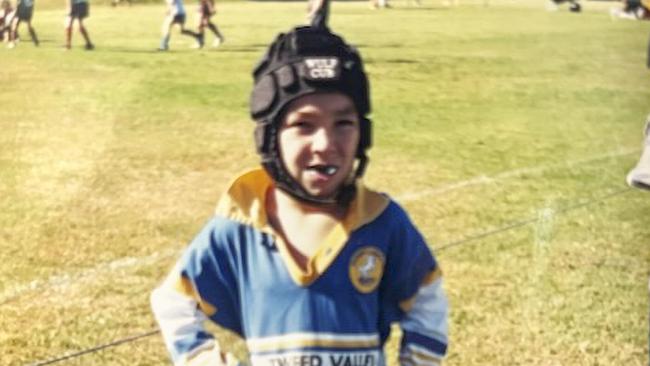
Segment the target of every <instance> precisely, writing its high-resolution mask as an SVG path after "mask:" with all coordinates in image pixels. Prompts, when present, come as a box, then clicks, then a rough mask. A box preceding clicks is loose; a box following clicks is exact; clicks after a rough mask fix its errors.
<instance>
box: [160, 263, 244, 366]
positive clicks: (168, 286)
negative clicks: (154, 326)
mask: <svg viewBox="0 0 650 366" xmlns="http://www.w3.org/2000/svg"><path fill="white" fill-rule="evenodd" d="M179 281H180V282H179ZM187 284H188V283H187V282H186V281H185V280H184V278H183V277H182V276H181V275H180V274H178V272H177V271H173V272H172V273H171V274H170V275H169V277H168V278H167V279H166V280H165V282H164V283H163V284H162V285H161V286H160V287H158V288H156V289H155V290H154V291H153V292H152V294H151V307H152V309H153V313H154V316H155V318H156V321H157V322H158V325H159V327H160V331H161V333H162V335H163V339H164V341H165V346H166V347H167V349H168V351H169V352H170V354H171V355H172V360H173V362H174V365H176V366H181V365H183V366H203V365H206V366H207V365H210V366H231V365H237V360H236V359H235V358H234V357H233V356H232V355H231V354H225V353H223V352H221V348H220V346H219V343H218V341H217V340H216V339H215V338H214V337H213V336H212V335H211V334H210V333H208V332H207V331H206V329H205V327H204V323H205V322H206V321H207V320H208V317H207V315H206V311H207V312H211V311H212V310H211V309H210V308H209V307H210V305H209V304H201V303H200V302H199V301H197V300H195V298H194V297H193V296H192V295H191V294H188V293H186V292H187V291H188V290H189V289H187V288H186V286H187ZM184 287H185V288H184ZM190 291H191V290H190ZM202 308H204V309H205V310H203V309H202Z"/></svg>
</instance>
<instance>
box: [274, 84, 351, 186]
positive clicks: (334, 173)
mask: <svg viewBox="0 0 650 366" xmlns="http://www.w3.org/2000/svg"><path fill="white" fill-rule="evenodd" d="M359 134H360V132H359V116H358V114H357V110H356V108H355V106H354V104H353V102H352V100H351V99H350V98H349V97H348V96H346V95H344V94H341V93H320V94H309V95H305V96H303V97H300V98H298V99H296V100H294V101H292V102H291V103H290V104H289V106H288V108H287V112H286V113H285V114H284V117H283V119H282V122H281V125H280V129H279V132H278V142H279V144H280V156H281V158H282V162H283V163H284V165H285V167H286V169H287V171H288V172H289V174H290V175H291V177H292V178H293V179H295V180H296V181H297V182H298V183H300V185H301V186H302V187H303V189H305V191H306V192H307V193H309V194H310V195H312V196H315V197H318V198H329V197H331V196H332V195H333V194H335V193H336V192H337V190H338V188H339V187H340V186H341V184H343V183H344V182H345V180H346V179H347V177H348V176H349V175H350V172H351V170H352V168H353V165H354V160H355V157H356V152H357V145H358V144H359Z"/></svg>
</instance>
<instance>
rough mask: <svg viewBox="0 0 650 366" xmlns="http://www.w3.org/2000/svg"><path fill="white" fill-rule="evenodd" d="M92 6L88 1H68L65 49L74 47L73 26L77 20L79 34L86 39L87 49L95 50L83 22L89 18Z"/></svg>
mask: <svg viewBox="0 0 650 366" xmlns="http://www.w3.org/2000/svg"><path fill="white" fill-rule="evenodd" d="M89 7H90V5H89V4H88V0H68V16H67V17H66V19H65V48H66V49H68V50H69V49H70V48H71V47H72V24H73V23H74V20H75V19H77V23H78V24H79V33H81V35H82V36H83V37H84V41H85V42H86V45H85V49H86V50H88V51H91V50H93V49H95V46H94V45H93V43H92V42H91V41H90V36H89V35H88V31H87V30H86V27H84V23H83V20H84V19H85V18H87V17H88V11H89Z"/></svg>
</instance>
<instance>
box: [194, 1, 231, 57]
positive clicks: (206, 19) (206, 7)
mask: <svg viewBox="0 0 650 366" xmlns="http://www.w3.org/2000/svg"><path fill="white" fill-rule="evenodd" d="M216 13H217V11H216V10H215V8H214V0H201V1H200V2H199V38H200V41H199V42H198V44H197V45H198V46H199V48H201V47H203V45H204V44H205V27H208V29H210V30H211V31H212V33H214V35H215V37H217V38H215V39H214V41H213V42H212V47H219V46H220V45H221V44H222V43H223V42H224V41H225V38H224V37H223V35H222V34H221V32H219V28H217V25H216V24H214V23H213V22H212V21H211V20H210V18H211V17H212V16H213V15H214V14H216Z"/></svg>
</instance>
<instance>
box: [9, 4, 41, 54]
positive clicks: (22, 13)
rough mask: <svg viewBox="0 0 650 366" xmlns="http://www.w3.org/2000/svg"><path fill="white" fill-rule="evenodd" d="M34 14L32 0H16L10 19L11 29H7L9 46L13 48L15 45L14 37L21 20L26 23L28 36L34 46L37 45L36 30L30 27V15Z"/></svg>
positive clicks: (16, 36)
mask: <svg viewBox="0 0 650 366" xmlns="http://www.w3.org/2000/svg"><path fill="white" fill-rule="evenodd" d="M33 14H34V0H18V4H16V13H15V14H14V17H13V19H12V20H11V29H10V31H9V44H8V45H7V46H8V47H9V48H14V47H15V46H16V39H17V38H18V26H19V25H20V23H21V22H25V23H27V29H28V30H29V36H30V37H31V38H32V42H34V46H36V47H38V44H39V43H38V37H37V36H36V31H35V30H34V27H32V15H33Z"/></svg>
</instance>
